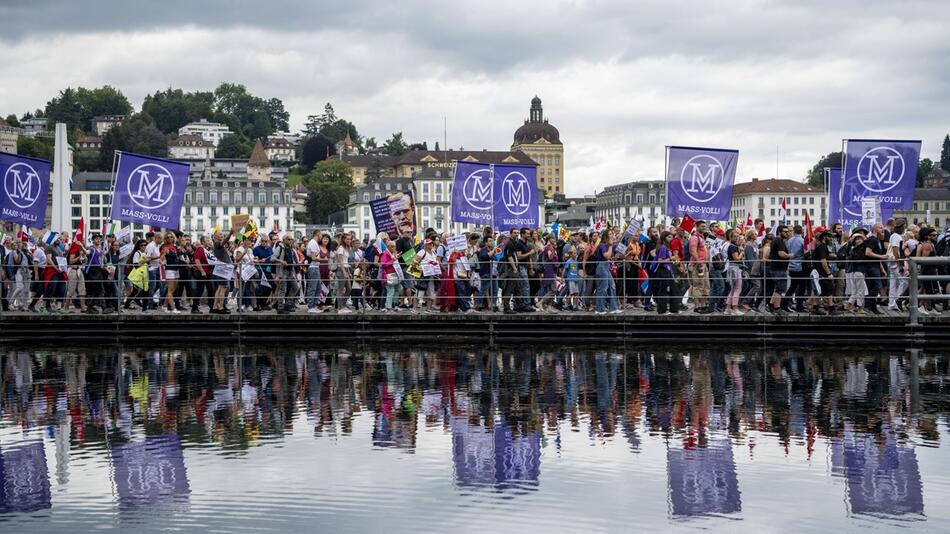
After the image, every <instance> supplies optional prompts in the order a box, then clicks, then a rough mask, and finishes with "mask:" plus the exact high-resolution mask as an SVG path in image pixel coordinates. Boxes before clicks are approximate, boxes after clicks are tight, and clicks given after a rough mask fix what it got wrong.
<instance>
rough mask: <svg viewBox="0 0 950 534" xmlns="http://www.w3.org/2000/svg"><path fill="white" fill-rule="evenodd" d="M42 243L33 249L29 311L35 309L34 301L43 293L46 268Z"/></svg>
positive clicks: (41, 296)
mask: <svg viewBox="0 0 950 534" xmlns="http://www.w3.org/2000/svg"><path fill="white" fill-rule="evenodd" d="M42 245H43V243H39V244H38V245H37V246H36V248H35V249H33V283H32V288H31V290H32V291H33V301H32V302H30V306H29V308H27V309H28V310H29V311H31V312H33V311H36V303H37V302H39V301H40V300H41V299H42V298H43V294H44V293H45V291H44V289H43V271H44V270H46V263H47V259H46V252H45V251H43V246H42Z"/></svg>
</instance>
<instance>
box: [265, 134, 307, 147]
mask: <svg viewBox="0 0 950 534" xmlns="http://www.w3.org/2000/svg"><path fill="white" fill-rule="evenodd" d="M271 137H282V138H284V139H286V140H287V142H288V143H290V144H291V145H293V146H294V148H296V147H297V146H299V145H300V140H301V139H303V137H302V136H301V135H300V134H295V133H290V132H274V135H272V136H271Z"/></svg>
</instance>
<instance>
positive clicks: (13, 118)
mask: <svg viewBox="0 0 950 534" xmlns="http://www.w3.org/2000/svg"><path fill="white" fill-rule="evenodd" d="M6 121H7V124H9V125H10V126H13V127H14V128H19V127H20V120H19V119H17V118H16V115H14V114H12V113H11V114H9V115H7V118H6Z"/></svg>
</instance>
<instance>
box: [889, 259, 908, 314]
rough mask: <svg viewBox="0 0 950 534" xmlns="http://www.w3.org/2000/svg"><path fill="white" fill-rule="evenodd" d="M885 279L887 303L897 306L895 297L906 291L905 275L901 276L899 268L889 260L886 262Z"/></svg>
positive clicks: (902, 294) (899, 296)
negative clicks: (886, 282)
mask: <svg viewBox="0 0 950 534" xmlns="http://www.w3.org/2000/svg"><path fill="white" fill-rule="evenodd" d="M887 281H888V284H887V305H888V306H891V307H895V306H897V299H899V298H901V297H902V296H904V292H906V291H907V288H908V281H907V277H904V276H901V269H900V267H899V266H898V265H897V264H896V263H894V262H889V263H888V264H887Z"/></svg>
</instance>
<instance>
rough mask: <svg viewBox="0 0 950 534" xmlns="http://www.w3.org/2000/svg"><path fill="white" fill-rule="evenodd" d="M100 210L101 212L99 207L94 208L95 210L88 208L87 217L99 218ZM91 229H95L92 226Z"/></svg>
mask: <svg viewBox="0 0 950 534" xmlns="http://www.w3.org/2000/svg"><path fill="white" fill-rule="evenodd" d="M100 210H101V208H99V206H96V207H95V208H89V216H90V217H99V216H100V215H99V214H100ZM93 228H95V226H93Z"/></svg>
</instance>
